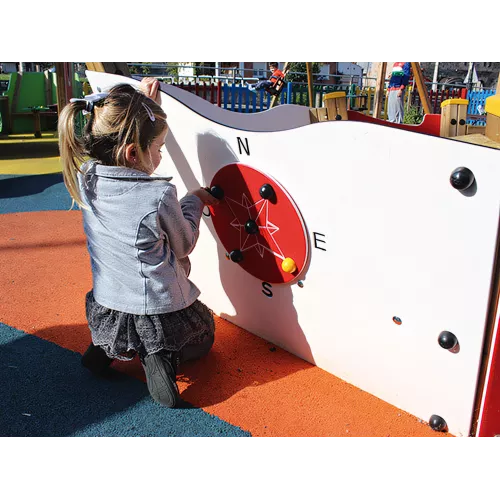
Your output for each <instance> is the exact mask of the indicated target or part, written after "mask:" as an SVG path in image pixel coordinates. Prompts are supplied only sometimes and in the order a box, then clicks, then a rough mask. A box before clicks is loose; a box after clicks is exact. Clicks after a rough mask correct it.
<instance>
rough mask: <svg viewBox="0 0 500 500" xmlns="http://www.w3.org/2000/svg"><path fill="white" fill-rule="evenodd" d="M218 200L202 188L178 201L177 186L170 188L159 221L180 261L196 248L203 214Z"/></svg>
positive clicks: (166, 192) (162, 201)
mask: <svg viewBox="0 0 500 500" xmlns="http://www.w3.org/2000/svg"><path fill="white" fill-rule="evenodd" d="M215 203H218V200H217V199H216V198H214V197H213V196H211V195H210V194H209V193H207V191H205V190H204V189H202V188H199V189H196V190H194V191H190V192H189V193H188V194H187V195H186V196H184V198H182V199H181V200H178V199H177V190H176V188H175V186H169V187H168V188H167V190H166V191H165V193H164V194H163V196H162V198H161V200H160V204H159V207H158V221H159V226H160V229H161V231H162V232H163V234H164V235H165V236H166V237H167V240H168V243H169V245H170V247H171V248H172V250H173V252H174V253H175V255H176V257H177V258H178V259H182V258H184V257H187V256H188V255H189V254H190V253H191V252H192V251H193V249H194V247H195V246H196V242H197V241H198V236H199V226H200V219H201V214H202V211H203V207H204V206H205V204H207V205H211V204H215Z"/></svg>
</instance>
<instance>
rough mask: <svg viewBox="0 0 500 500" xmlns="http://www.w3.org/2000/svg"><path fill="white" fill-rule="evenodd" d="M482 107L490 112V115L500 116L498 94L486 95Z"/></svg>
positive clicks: (499, 96)
mask: <svg viewBox="0 0 500 500" xmlns="http://www.w3.org/2000/svg"><path fill="white" fill-rule="evenodd" d="M484 109H485V111H486V113H491V114H492V115H495V116H500V94H496V95H492V96H490V97H487V98H486V105H485V107H484Z"/></svg>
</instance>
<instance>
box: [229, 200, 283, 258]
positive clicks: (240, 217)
mask: <svg viewBox="0 0 500 500" xmlns="http://www.w3.org/2000/svg"><path fill="white" fill-rule="evenodd" d="M225 201H226V202H227V205H228V207H229V210H230V211H231V213H232V214H233V216H234V219H233V220H232V221H231V223H230V225H231V226H232V227H233V228H234V229H236V230H237V231H239V233H240V248H239V249H240V251H242V252H244V251H247V250H250V249H252V248H255V249H256V251H257V252H258V253H259V255H260V256H261V258H264V254H265V252H266V251H268V252H270V253H272V254H273V255H275V256H276V257H278V258H280V259H282V260H284V259H285V256H284V254H283V252H282V250H281V248H280V246H279V244H278V242H277V241H276V237H275V234H276V233H277V232H278V231H279V230H280V228H279V227H278V226H276V225H275V224H273V223H272V222H271V221H270V220H269V200H265V199H260V200H258V201H256V202H255V203H254V202H252V201H251V200H249V199H248V197H247V195H246V194H245V193H243V195H242V197H241V203H240V202H238V201H236V200H233V199H231V198H227V197H226V198H225ZM249 220H250V221H255V222H256V224H257V226H258V228H259V231H258V232H257V233H255V234H250V233H248V232H247V231H246V229H245V224H246V223H247V222H248V221H249Z"/></svg>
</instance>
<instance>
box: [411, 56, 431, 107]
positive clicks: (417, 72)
mask: <svg viewBox="0 0 500 500" xmlns="http://www.w3.org/2000/svg"><path fill="white" fill-rule="evenodd" d="M411 67H412V69H413V76H414V78H415V83H416V84H417V90H418V95H419V96H420V101H421V102H422V106H423V108H424V113H425V114H426V115H429V114H430V113H431V103H430V100H429V94H428V92H427V88H426V87H425V82H424V75H423V74H422V70H421V69H420V64H419V63H415V62H412V63H411Z"/></svg>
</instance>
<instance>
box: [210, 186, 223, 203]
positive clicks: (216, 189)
mask: <svg viewBox="0 0 500 500" xmlns="http://www.w3.org/2000/svg"><path fill="white" fill-rule="evenodd" d="M210 194H211V195H212V196H213V197H214V198H217V199H218V200H222V198H224V190H223V189H222V188H221V187H220V186H212V187H211V188H210Z"/></svg>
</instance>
